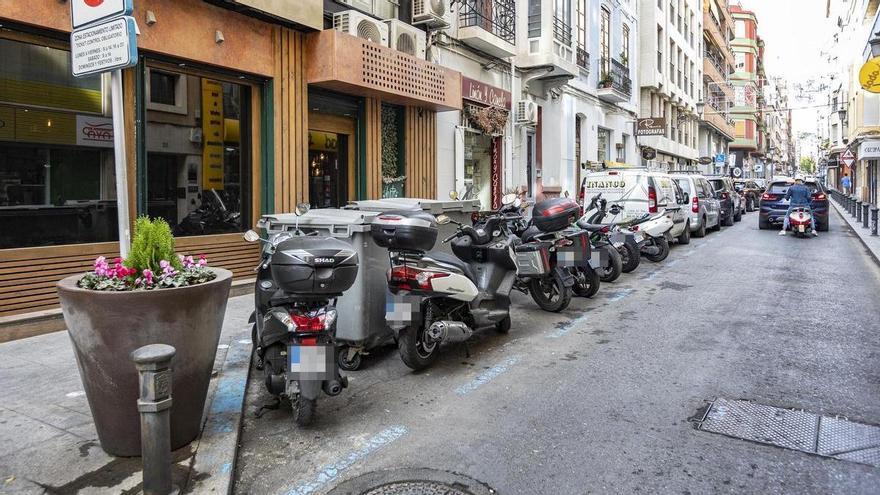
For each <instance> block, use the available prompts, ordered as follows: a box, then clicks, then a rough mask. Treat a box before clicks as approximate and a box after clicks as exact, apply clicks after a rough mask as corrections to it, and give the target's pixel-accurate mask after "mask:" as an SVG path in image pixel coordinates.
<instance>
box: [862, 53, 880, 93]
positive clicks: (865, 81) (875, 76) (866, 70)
mask: <svg viewBox="0 0 880 495" xmlns="http://www.w3.org/2000/svg"><path fill="white" fill-rule="evenodd" d="M859 84H861V85H862V88H863V89H864V90H865V91H868V92H870V93H880V57H874V58H872V59H871V60H868V61H867V62H865V65H863V66H862V68H861V69H860V70H859Z"/></svg>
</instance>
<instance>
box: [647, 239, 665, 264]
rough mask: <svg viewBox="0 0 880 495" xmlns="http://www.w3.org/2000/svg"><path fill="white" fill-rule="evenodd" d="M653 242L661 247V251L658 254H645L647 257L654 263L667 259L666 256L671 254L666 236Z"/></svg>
mask: <svg viewBox="0 0 880 495" xmlns="http://www.w3.org/2000/svg"><path fill="white" fill-rule="evenodd" d="M652 242H653V243H654V245H655V246H657V247H658V248H659V249H660V252H659V253H657V254H645V258H647V259H648V261H653V262H654V263H659V262H661V261H663V260H665V259H666V257H667V256H669V241H667V240H666V238H665V237H658V238H655V239H654V240H653V241H652Z"/></svg>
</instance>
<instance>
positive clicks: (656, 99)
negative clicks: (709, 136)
mask: <svg viewBox="0 0 880 495" xmlns="http://www.w3.org/2000/svg"><path fill="white" fill-rule="evenodd" d="M640 5H641V11H640V17H639V20H640V22H639V26H640V27H639V47H640V51H641V54H642V60H641V63H640V64H639V84H640V86H641V94H640V102H639V104H640V111H639V116H640V118H641V119H652V121H653V122H655V123H661V124H662V126H664V127H665V133H664V134H663V135H653V136H641V137H640V138H639V144H640V145H641V146H642V147H649V148H652V149H653V150H655V151H656V156H655V157H654V158H651V159H644V158H643V159H642V163H643V164H644V165H646V166H648V167H656V168H660V169H664V170H679V169H694V168H695V167H696V164H697V162H698V159H699V157H700V153H699V150H698V145H697V140H698V134H699V127H700V115H699V114H698V113H697V103H698V102H700V92H701V89H702V88H701V87H702V83H703V60H702V59H703V51H704V48H703V44H704V39H703V29H704V28H703V19H704V16H703V3H702V2H700V1H697V0H670V1H665V0H641V3H640Z"/></svg>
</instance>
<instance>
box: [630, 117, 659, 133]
mask: <svg viewBox="0 0 880 495" xmlns="http://www.w3.org/2000/svg"><path fill="white" fill-rule="evenodd" d="M664 135H666V119H665V118H662V117H649V118H647V119H639V120H638V122H637V124H636V136H664Z"/></svg>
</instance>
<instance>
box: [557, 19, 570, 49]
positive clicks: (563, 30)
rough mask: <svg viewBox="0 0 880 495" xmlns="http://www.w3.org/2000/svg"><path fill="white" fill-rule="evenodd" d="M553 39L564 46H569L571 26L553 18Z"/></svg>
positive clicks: (562, 20)
mask: <svg viewBox="0 0 880 495" xmlns="http://www.w3.org/2000/svg"><path fill="white" fill-rule="evenodd" d="M553 37H554V38H556V41H558V42H560V43H562V44H563V45H565V46H571V26H570V25H569V24H568V23H566V22H565V20H564V19H562V18H561V17H554V18H553Z"/></svg>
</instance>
